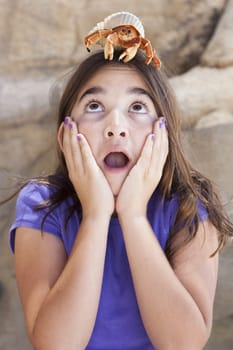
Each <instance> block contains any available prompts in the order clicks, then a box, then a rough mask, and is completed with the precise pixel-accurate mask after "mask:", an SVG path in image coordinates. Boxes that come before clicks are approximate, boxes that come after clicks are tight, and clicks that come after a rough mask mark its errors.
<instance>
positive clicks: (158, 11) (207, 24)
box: [0, 0, 233, 350]
mask: <svg viewBox="0 0 233 350" xmlns="http://www.w3.org/2000/svg"><path fill="white" fill-rule="evenodd" d="M87 6H88V8H87ZM116 11H131V12H133V13H135V14H136V15H137V16H139V17H140V18H141V20H142V21H143V23H144V27H145V32H146V37H147V38H148V39H150V40H151V42H152V45H153V46H154V47H155V48H156V50H157V51H158V53H159V55H160V57H161V59H162V62H163V65H164V66H166V68H167V71H168V72H169V77H170V80H171V83H172V85H173V87H174V89H175V92H176V95H177V98H178V100H179V103H180V108H181V112H182V127H183V131H184V144H185V148H186V150H187V152H188V155H189V157H190V160H191V162H192V163H193V164H194V165H195V166H196V167H197V168H198V169H200V170H201V171H202V172H204V173H205V175H207V176H209V177H210V178H211V179H212V180H213V181H214V182H215V183H216V184H217V186H218V187H219V189H220V191H221V194H222V198H223V200H224V203H226V209H227V211H228V213H229V215H230V216H231V218H233V205H232V204H231V202H230V200H231V199H232V196H233V178H232V173H233V154H232V153H233V152H232V146H233V139H232V134H233V0H228V1H227V0H173V1H170V0H144V1H136V0H135V1H134V0H128V1H127V2H126V1H122V0H119V1H105V0H102V1H97V0H89V1H88V0H86V1H85V0H75V1H74V0H69V1H67V0H50V1H47V0H35V1H30V0H10V1H9V0H0V52H1V54H0V183H1V184H0V198H1V199H3V198H4V196H6V195H7V194H10V193H11V189H12V184H13V182H14V181H13V179H12V178H13V177H14V176H18V175H23V176H27V177H31V176H34V175H38V174H41V173H45V172H47V171H49V170H50V169H52V167H53V166H54V164H55V159H56V153H55V151H54V139H55V114H56V101H57V96H59V93H60V90H61V86H62V84H63V81H64V80H65V74H66V73H67V72H68V71H69V69H70V68H71V67H72V66H74V65H75V64H77V63H78V62H79V61H80V59H81V58H82V57H84V56H86V55H87V52H86V50H85V48H84V45H83V38H84V36H85V34H86V33H88V31H89V30H90V29H91V28H92V27H93V26H94V25H95V24H96V23H97V22H99V21H101V20H102V19H103V18H104V17H105V16H107V15H109V14H110V13H112V12H116ZM13 216H14V202H13V203H9V204H8V205H6V206H4V207H1V209H0V232H1V234H0V350H12V349H19V350H28V349H31V346H30V345H29V344H28V342H27V339H26V336H25V331H24V324H23V318H22V312H21V306H20V303H19V300H18V295H17V291H16V284H15V274H14V268H13V257H12V255H11V252H10V250H9V247H8V229H9V226H10V223H11V222H12V220H13ZM232 253H233V248H232V245H229V246H228V247H226V248H225V249H224V251H223V252H222V254H221V259H220V271H219V281H218V288H217V294H216V302H215V309H214V325H213V332H212V336H211V338H210V341H209V343H208V345H207V346H206V350H220V349H221V350H232V349H233V278H232V270H233V254H232ZM58 317H59V310H58ZM142 350H143V349H142ZM187 350H188V349H187Z"/></svg>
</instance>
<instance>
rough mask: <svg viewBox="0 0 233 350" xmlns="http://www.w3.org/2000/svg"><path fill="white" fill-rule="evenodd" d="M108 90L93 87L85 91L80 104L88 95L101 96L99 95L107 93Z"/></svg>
mask: <svg viewBox="0 0 233 350" xmlns="http://www.w3.org/2000/svg"><path fill="white" fill-rule="evenodd" d="M105 92H106V90H105V89H103V88H102V87H101V86H93V87H91V88H90V89H87V90H85V91H84V93H83V94H82V95H81V96H80V98H79V102H81V101H82V99H83V98H84V97H85V96H87V95H93V94H99V93H105Z"/></svg>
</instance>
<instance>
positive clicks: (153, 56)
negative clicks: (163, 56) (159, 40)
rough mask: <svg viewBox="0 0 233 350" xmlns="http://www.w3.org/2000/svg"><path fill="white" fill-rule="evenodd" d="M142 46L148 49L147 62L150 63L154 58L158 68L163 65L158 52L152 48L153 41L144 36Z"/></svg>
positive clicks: (143, 48)
mask: <svg viewBox="0 0 233 350" xmlns="http://www.w3.org/2000/svg"><path fill="white" fill-rule="evenodd" d="M140 48H141V49H142V50H145V51H146V64H149V63H150V62H151V61H152V60H153V62H154V64H155V65H156V67H157V68H160V67H161V61H160V59H159V58H158V56H157V55H156V52H155V50H154V49H153V48H152V45H151V42H150V41H149V40H147V39H144V38H142V41H141V46H140Z"/></svg>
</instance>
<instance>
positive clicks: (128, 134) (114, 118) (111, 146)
mask: <svg viewBox="0 0 233 350" xmlns="http://www.w3.org/2000/svg"><path fill="white" fill-rule="evenodd" d="M71 117H72V118H73V120H74V121H75V122H76V123H77V126H78V131H79V132H80V133H82V134H83V135H84V136H85V137H86V139H87V141H88V143H89V145H90V147H91V150H92V153H93V155H94V157H95V159H96V162H97V164H98V165H99V167H100V168H101V169H102V171H103V173H104V175H105V177H106V179H107V180H108V182H109V184H110V187H111V189H112V192H113V194H114V195H117V194H118V193H119V191H120V188H121V185H122V184H123V182H124V180H125V178H126V177H127V175H128V174H129V171H130V170H131V168H132V167H133V166H134V165H135V163H136V162H137V160H138V158H139V156H140V153H141V150H142V148H143V145H144V143H145V138H146V136H147V135H149V134H150V133H151V132H152V131H153V125H154V122H155V120H156V119H157V118H158V116H157V113H156V110H155V107H154V104H153V102H152V99H151V97H150V94H149V90H148V88H147V87H146V84H145V82H144V81H143V79H142V77H141V75H140V74H139V73H138V72H137V71H136V70H134V69H132V68H129V67H124V66H108V67H103V68H101V69H100V70H98V71H97V73H96V74H95V75H94V76H93V77H92V78H91V79H90V80H89V81H87V83H86V84H85V85H84V87H83V89H82V90H81V92H80V94H79V95H78V97H77V101H76V103H75V106H74V108H73V110H72V113H71ZM135 190H136V189H135Z"/></svg>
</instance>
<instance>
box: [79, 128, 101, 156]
mask: <svg viewBox="0 0 233 350" xmlns="http://www.w3.org/2000/svg"><path fill="white" fill-rule="evenodd" d="M78 132H80V134H82V135H84V136H85V138H86V139H87V142H88V144H89V146H90V148H91V150H92V153H93V155H94V157H95V158H96V155H97V151H98V147H99V146H98V145H99V140H100V134H99V131H98V130H96V129H95V128H92V127H90V125H87V124H86V123H80V124H78Z"/></svg>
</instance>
